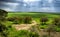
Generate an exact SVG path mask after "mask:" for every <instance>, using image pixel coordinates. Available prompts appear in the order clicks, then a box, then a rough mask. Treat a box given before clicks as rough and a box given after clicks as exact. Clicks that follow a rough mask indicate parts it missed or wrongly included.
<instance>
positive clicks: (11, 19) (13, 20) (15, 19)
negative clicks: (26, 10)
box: [7, 17, 22, 24]
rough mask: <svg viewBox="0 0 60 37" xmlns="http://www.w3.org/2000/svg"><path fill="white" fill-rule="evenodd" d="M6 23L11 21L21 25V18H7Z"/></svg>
mask: <svg viewBox="0 0 60 37" xmlns="http://www.w3.org/2000/svg"><path fill="white" fill-rule="evenodd" d="M7 20H8V21H12V22H13V23H14V24H19V23H22V17H9V18H7Z"/></svg>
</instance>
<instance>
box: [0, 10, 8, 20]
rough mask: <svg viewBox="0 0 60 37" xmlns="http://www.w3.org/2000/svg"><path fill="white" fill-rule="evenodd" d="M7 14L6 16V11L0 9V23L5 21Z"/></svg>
mask: <svg viewBox="0 0 60 37" xmlns="http://www.w3.org/2000/svg"><path fill="white" fill-rule="evenodd" d="M7 14H8V12H7V11H5V10H2V9H0V21H5V20H6V17H7Z"/></svg>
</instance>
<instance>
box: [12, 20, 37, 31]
mask: <svg viewBox="0 0 60 37" xmlns="http://www.w3.org/2000/svg"><path fill="white" fill-rule="evenodd" d="M36 24H37V23H36V21H32V24H20V25H19V24H16V25H13V26H12V27H15V28H16V30H28V29H29V28H30V27H31V26H33V25H36Z"/></svg>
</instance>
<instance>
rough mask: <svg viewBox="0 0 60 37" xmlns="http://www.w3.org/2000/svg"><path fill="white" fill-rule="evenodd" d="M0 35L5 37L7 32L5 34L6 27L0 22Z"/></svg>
mask: <svg viewBox="0 0 60 37" xmlns="http://www.w3.org/2000/svg"><path fill="white" fill-rule="evenodd" d="M0 35H1V36H2V37H7V35H8V32H7V27H6V26H5V25H4V24H2V23H1V22H0Z"/></svg>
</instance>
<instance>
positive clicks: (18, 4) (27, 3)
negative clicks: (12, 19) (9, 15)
mask: <svg viewBox="0 0 60 37" xmlns="http://www.w3.org/2000/svg"><path fill="white" fill-rule="evenodd" d="M0 9H3V10H6V11H23V12H24V11H26V12H29V11H31V12H60V0H0Z"/></svg>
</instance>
